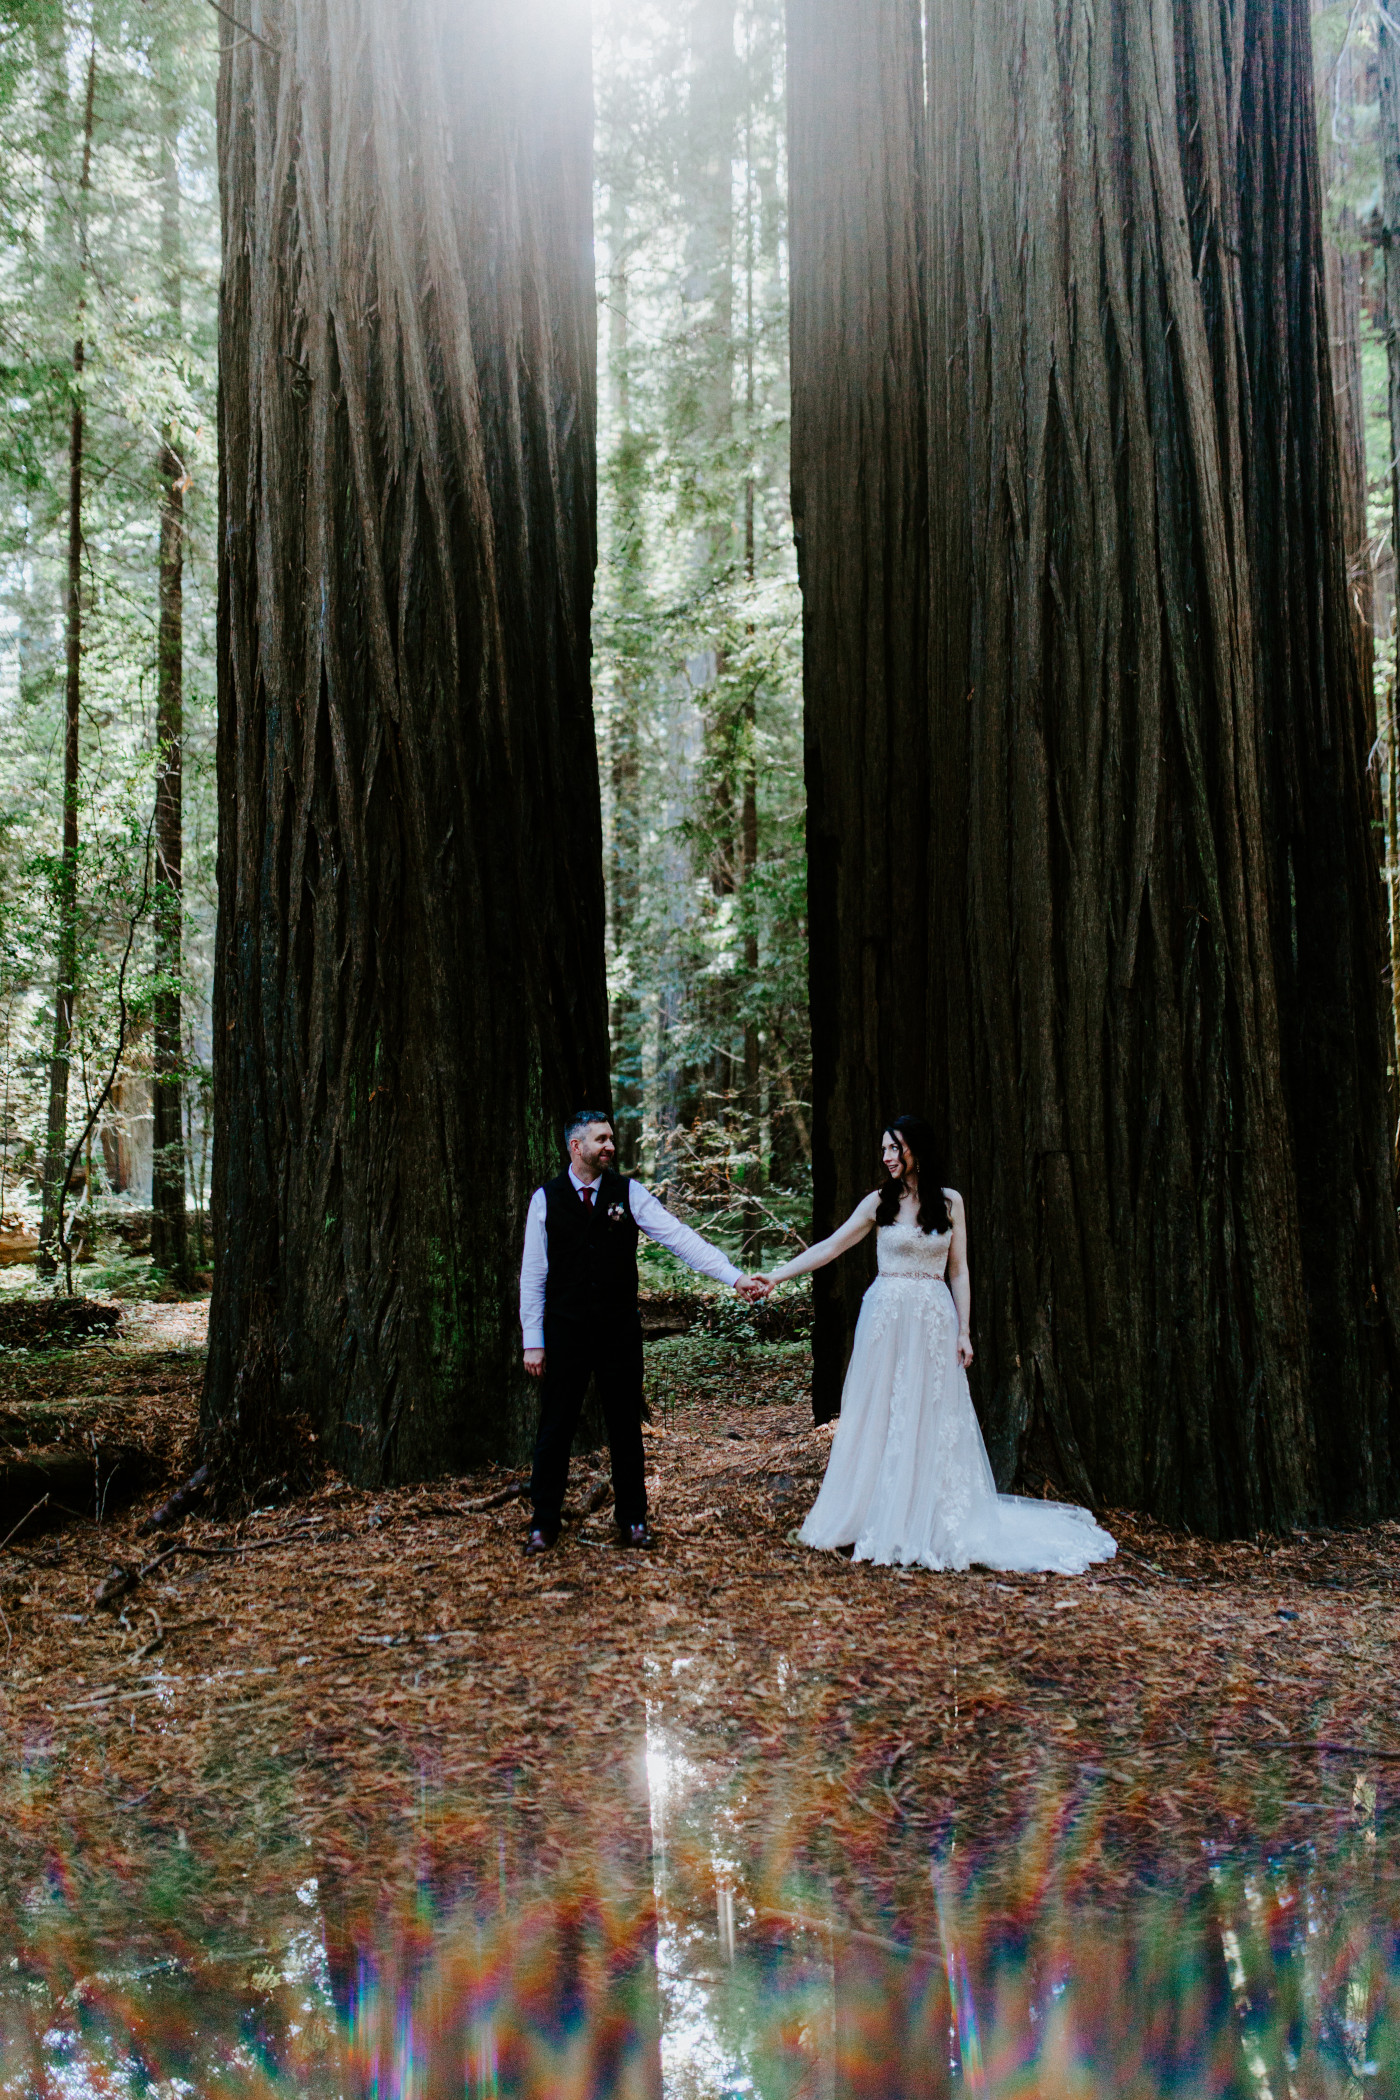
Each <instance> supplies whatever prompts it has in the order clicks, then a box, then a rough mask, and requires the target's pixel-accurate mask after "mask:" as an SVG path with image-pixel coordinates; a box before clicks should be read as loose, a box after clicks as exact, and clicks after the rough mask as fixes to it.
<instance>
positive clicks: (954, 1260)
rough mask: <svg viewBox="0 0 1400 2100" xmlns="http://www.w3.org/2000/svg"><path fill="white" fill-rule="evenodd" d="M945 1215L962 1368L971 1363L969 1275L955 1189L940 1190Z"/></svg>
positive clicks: (959, 1201)
mask: <svg viewBox="0 0 1400 2100" xmlns="http://www.w3.org/2000/svg"><path fill="white" fill-rule="evenodd" d="M943 1193H944V1195H945V1196H946V1197H947V1199H948V1215H949V1217H950V1218H951V1219H952V1221H953V1244H952V1246H951V1247H950V1248H949V1249H948V1288H949V1290H950V1291H951V1292H952V1294H953V1303H954V1305H955V1306H956V1307H957V1309H958V1362H959V1363H960V1364H961V1365H962V1366H963V1368H964V1370H965V1369H966V1368H967V1366H968V1365H969V1364H970V1363H971V1362H972V1278H971V1276H970V1275H969V1274H968V1268H967V1213H966V1211H965V1210H964V1209H963V1199H962V1197H961V1196H960V1195H959V1194H958V1192H957V1190H956V1189H944V1191H943Z"/></svg>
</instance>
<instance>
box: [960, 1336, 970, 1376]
mask: <svg viewBox="0 0 1400 2100" xmlns="http://www.w3.org/2000/svg"><path fill="white" fill-rule="evenodd" d="M958 1362H959V1363H960V1364H961V1365H962V1367H963V1369H964V1370H966V1369H967V1367H968V1365H969V1364H970V1363H971V1362H972V1336H971V1335H970V1334H960V1335H959V1336H958Z"/></svg>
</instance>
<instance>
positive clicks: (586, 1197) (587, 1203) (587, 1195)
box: [579, 1189, 593, 1210]
mask: <svg viewBox="0 0 1400 2100" xmlns="http://www.w3.org/2000/svg"><path fill="white" fill-rule="evenodd" d="M579 1194H580V1196H582V1198H583V1205H584V1209H585V1210H592V1208H593V1191H592V1189H580V1190H579Z"/></svg>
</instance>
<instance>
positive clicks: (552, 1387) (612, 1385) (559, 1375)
mask: <svg viewBox="0 0 1400 2100" xmlns="http://www.w3.org/2000/svg"><path fill="white" fill-rule="evenodd" d="M590 1378H596V1379H597V1381H598V1399H599V1401H600V1403H601V1405H602V1409H603V1420H604V1422H605V1424H606V1425H607V1432H608V1451H609V1454H610V1456H611V1458H612V1481H613V1508H614V1511H615V1512H616V1515H617V1521H618V1523H619V1524H620V1525H623V1526H626V1525H628V1524H640V1523H642V1522H643V1521H644V1520H645V1518H646V1513H647V1489H646V1457H645V1453H644V1452H643V1449H642V1323H641V1319H640V1317H639V1316H638V1314H637V1313H636V1312H635V1311H634V1312H632V1313H630V1314H627V1313H624V1314H623V1315H622V1316H621V1317H620V1318H616V1319H611V1320H606V1321H603V1322H601V1323H600V1324H598V1325H597V1326H594V1325H593V1324H591V1323H585V1322H582V1321H575V1320H558V1319H554V1320H551V1319H549V1318H548V1317H546V1319H545V1323H544V1390H543V1392H542V1393H541V1395H540V1427H539V1434H538V1435H537V1436H536V1438H535V1469H534V1472H533V1473H532V1474H531V1475H530V1499H531V1501H532V1502H533V1503H534V1506H535V1523H536V1525H537V1527H538V1528H539V1530H541V1531H542V1532H544V1533H545V1535H546V1537H552V1536H553V1534H554V1533H555V1532H556V1531H557V1530H558V1529H559V1513H560V1511H561V1510H562V1509H563V1507H564V1490H565V1488H566V1487H567V1486H568V1484H569V1453H570V1451H571V1450H572V1448H573V1442H574V1432H575V1431H576V1430H577V1428H578V1418H579V1414H580V1412H581V1411H582V1408H583V1397H584V1394H585V1393H586V1392H587V1390H588V1381H589V1379H590Z"/></svg>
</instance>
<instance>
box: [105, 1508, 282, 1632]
mask: <svg viewBox="0 0 1400 2100" xmlns="http://www.w3.org/2000/svg"><path fill="white" fill-rule="evenodd" d="M315 1528H316V1527H315V1524H314V1523H307V1524H294V1525H293V1526H292V1529H291V1530H290V1531H279V1532H278V1534H277V1536H276V1538H271V1539H242V1540H240V1542H239V1543H238V1545H236V1546H196V1545H193V1544H192V1543H190V1542H189V1541H187V1540H184V1539H180V1540H177V1542H176V1543H175V1545H173V1546H167V1547H166V1549H165V1551H164V1552H163V1553H158V1554H157V1555H156V1557H155V1559H154V1560H148V1561H147V1562H146V1564H145V1566H144V1567H141V1568H124V1567H123V1566H122V1564H121V1562H120V1561H114V1562H113V1563H112V1569H111V1573H110V1574H108V1575H105V1576H104V1577H103V1579H102V1581H101V1582H99V1584H98V1585H97V1588H96V1590H95V1592H94V1593H93V1599H92V1601H93V1604H94V1606H95V1608H96V1609H97V1610H98V1611H106V1610H108V1609H109V1608H110V1607H111V1606H112V1605H113V1604H115V1603H116V1602H117V1599H118V1598H119V1597H124V1596H125V1595H126V1594H127V1592H128V1591H129V1590H134V1589H135V1587H136V1585H137V1583H138V1582H144V1581H145V1580H146V1577H147V1576H148V1575H154V1574H155V1571H156V1569H157V1568H163V1567H164V1566H165V1564H166V1562H167V1561H171V1560H174V1559H176V1557H177V1556H178V1555H179V1554H181V1553H188V1554H192V1555H193V1556H194V1558H195V1559H196V1560H234V1559H236V1558H237V1557H238V1555H239V1554H240V1553H263V1552H265V1551H266V1550H267V1548H268V1547H269V1546H285V1545H286V1544H287V1542H288V1540H289V1539H294V1538H299V1537H300V1536H301V1534H302V1533H303V1532H306V1531H314V1530H315Z"/></svg>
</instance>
